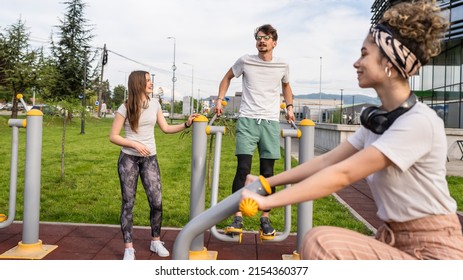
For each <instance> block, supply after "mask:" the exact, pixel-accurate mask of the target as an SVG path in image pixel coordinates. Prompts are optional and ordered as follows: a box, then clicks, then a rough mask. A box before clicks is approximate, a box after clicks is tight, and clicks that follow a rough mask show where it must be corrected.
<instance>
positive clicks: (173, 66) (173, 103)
mask: <svg viewBox="0 0 463 280" xmlns="http://www.w3.org/2000/svg"><path fill="white" fill-rule="evenodd" d="M167 39H173V40H174V63H173V64H172V104H171V105H170V123H171V124H172V120H173V119H174V105H175V82H176V81H177V77H175V70H177V66H175V44H176V40H175V37H167Z"/></svg>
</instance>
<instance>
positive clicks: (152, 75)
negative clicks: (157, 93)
mask: <svg viewBox="0 0 463 280" xmlns="http://www.w3.org/2000/svg"><path fill="white" fill-rule="evenodd" d="M154 76H155V74H151V82H152V83H153V87H152V88H151V96H152V97H154Z"/></svg>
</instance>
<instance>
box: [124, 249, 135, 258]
mask: <svg viewBox="0 0 463 280" xmlns="http://www.w3.org/2000/svg"><path fill="white" fill-rule="evenodd" d="M123 260H124V261H133V260H135V249H134V248H125V250H124V258H123Z"/></svg>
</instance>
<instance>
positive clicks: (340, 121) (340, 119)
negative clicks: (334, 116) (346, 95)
mask: <svg viewBox="0 0 463 280" xmlns="http://www.w3.org/2000/svg"><path fill="white" fill-rule="evenodd" d="M342 101H343V99H342V89H341V114H340V118H339V123H342V116H343V115H342Z"/></svg>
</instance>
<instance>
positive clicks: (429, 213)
mask: <svg viewBox="0 0 463 280" xmlns="http://www.w3.org/2000/svg"><path fill="white" fill-rule="evenodd" d="M447 28H448V22H447V20H446V19H445V17H444V16H443V15H442V13H441V11H440V10H439V8H438V6H437V4H436V1H434V0H432V1H431V0H429V1H425V0H422V1H413V2H402V3H399V4H397V5H395V6H393V7H391V8H390V9H389V10H387V11H386V12H385V13H384V15H383V18H382V20H381V21H380V23H379V24H378V25H375V26H373V27H372V28H371V29H370V32H369V33H368V34H367V37H366V39H365V40H364V42H363V45H362V47H361V56H360V58H359V59H358V60H357V61H356V62H355V63H354V67H355V69H356V70H357V78H358V83H359V86H360V87H361V88H373V89H374V90H375V91H376V92H377V94H378V97H379V98H380V100H381V103H382V105H381V106H380V107H371V108H366V109H365V110H364V111H363V112H362V116H361V121H362V126H361V127H360V128H359V129H358V130H357V131H356V132H355V133H354V134H353V135H352V136H351V137H349V138H348V139H347V140H346V141H344V142H343V143H341V144H340V145H339V146H338V147H336V148H335V149H333V150H331V151H330V152H328V153H325V154H323V155H321V156H318V157H316V158H314V159H313V160H311V161H308V162H305V163H303V164H301V165H300V166H298V167H296V168H294V169H291V170H289V171H286V172H283V173H280V174H278V175H275V176H273V177H270V178H267V181H268V183H269V185H270V186H277V185H285V184H293V186H292V187H291V188H289V189H284V190H282V191H279V192H277V193H275V194H272V195H269V196H267V197H263V196H259V195H257V194H255V193H252V192H250V191H248V190H244V191H243V195H242V196H243V198H249V197H250V198H253V199H254V200H256V201H257V204H258V205H259V208H260V209H269V208H274V207H279V206H284V205H288V204H294V203H300V202H303V201H307V200H314V199H317V198H321V197H324V196H327V195H329V194H332V193H335V192H337V191H339V190H341V189H342V188H344V187H346V186H350V185H351V184H353V183H354V182H356V181H359V180H361V179H363V178H366V181H367V182H368V184H369V186H370V189H371V191H372V194H373V197H374V200H375V203H376V205H377V207H378V212H377V215H378V216H379V217H380V218H381V220H383V221H384V224H383V225H382V226H381V227H380V228H379V229H378V232H377V233H376V236H375V238H371V237H369V236H365V235H362V234H360V233H357V232H354V231H350V230H347V229H342V228H337V227H329V226H321V227H316V228H314V229H312V230H310V231H309V232H308V233H307V234H306V236H305V237H304V242H303V244H302V246H301V247H302V248H300V249H301V255H302V258H304V259H364V260H366V259H409V260H414V259H463V236H462V229H461V225H460V222H459V219H458V217H457V214H456V210H457V206H456V202H455V200H454V199H453V198H452V197H451V196H450V194H449V190H448V186H447V181H446V177H445V176H446V167H445V164H446V154H447V140H446V135H445V130H444V125H443V122H442V120H441V119H440V118H439V117H438V116H437V114H436V113H435V112H434V111H433V110H432V109H430V108H429V107H428V106H426V105H425V104H423V103H421V102H418V101H417V99H416V96H414V94H412V93H411V90H410V86H409V81H408V78H409V77H410V76H412V75H414V74H415V73H417V71H418V70H419V68H420V67H421V66H422V65H425V64H426V63H428V61H429V60H430V59H431V58H432V57H434V56H436V55H438V54H439V52H440V40H441V39H442V37H443V35H444V33H445V31H446V30H447ZM352 166H356V167H357V168H352ZM255 179H256V177H255V176H249V177H248V183H249V182H252V181H254V180H255Z"/></svg>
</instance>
